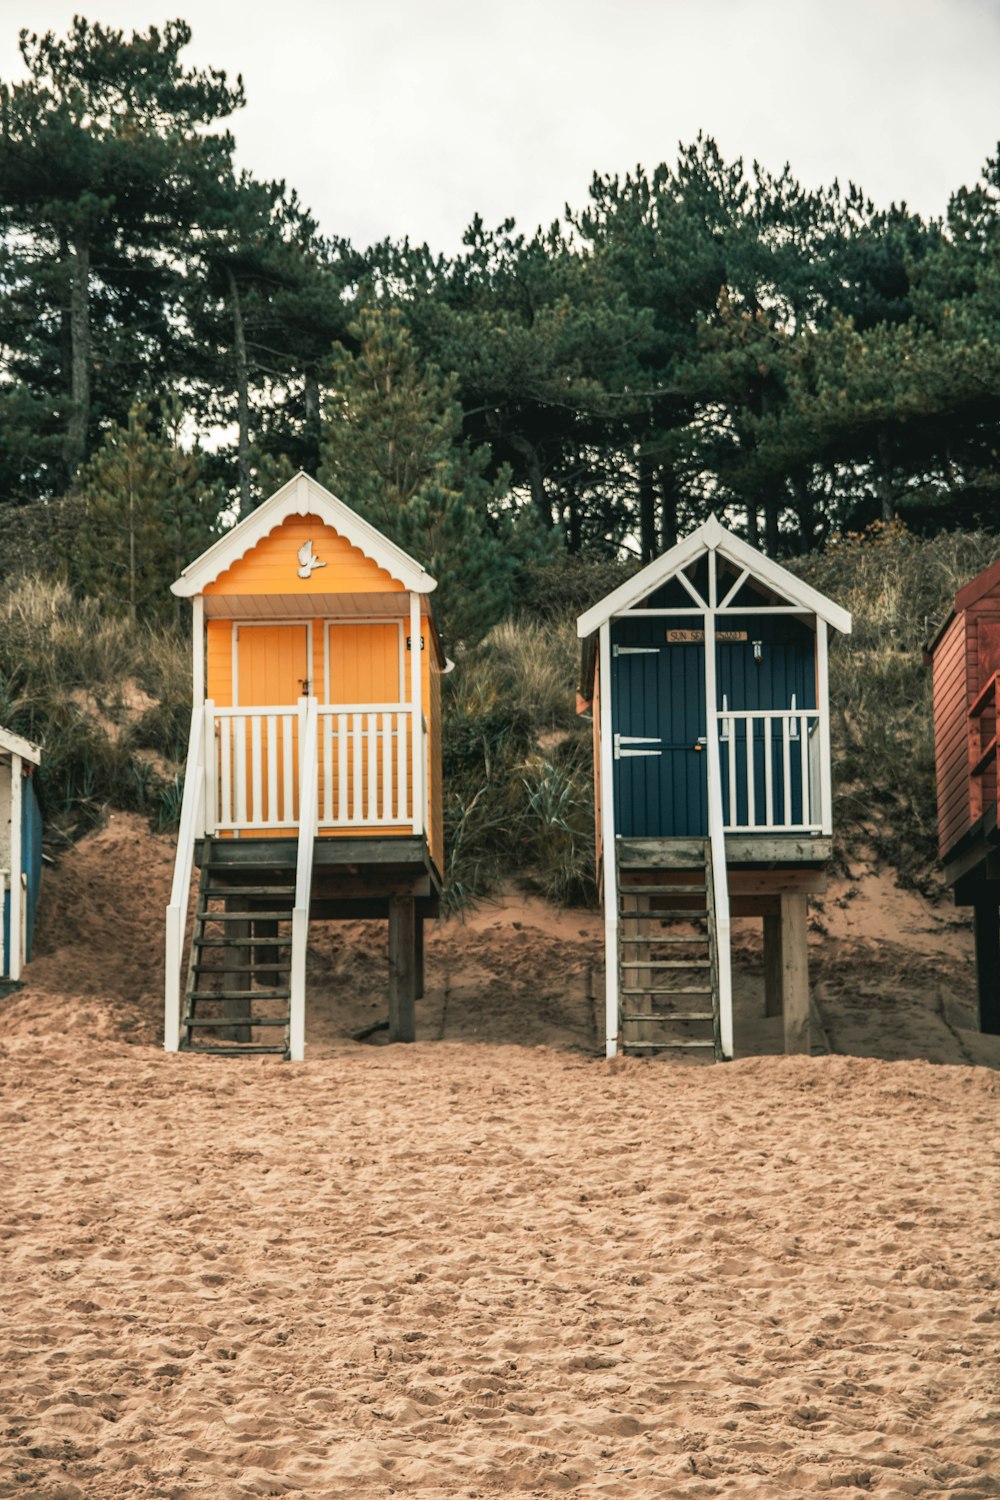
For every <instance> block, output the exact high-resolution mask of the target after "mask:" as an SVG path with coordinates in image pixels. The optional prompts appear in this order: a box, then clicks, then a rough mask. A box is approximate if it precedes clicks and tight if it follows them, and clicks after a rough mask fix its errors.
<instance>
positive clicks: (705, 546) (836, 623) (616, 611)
mask: <svg viewBox="0 0 1000 1500" xmlns="http://www.w3.org/2000/svg"><path fill="white" fill-rule="evenodd" d="M708 552H715V553H717V554H718V556H720V557H725V558H726V559H728V561H729V562H731V563H734V564H735V565H736V567H738V568H739V569H740V570H741V571H742V570H743V569H744V568H746V569H747V570H748V572H749V576H750V578H752V579H756V580H757V582H759V583H763V584H765V585H766V586H767V587H768V588H769V589H770V590H771V591H772V592H773V593H775V594H778V595H779V596H780V597H781V598H783V599H787V600H788V602H789V604H793V605H797V606H798V608H800V609H802V610H806V611H808V613H809V614H814V615H816V616H817V617H818V618H819V619H821V620H825V621H826V623H827V624H828V625H830V626H831V627H832V628H833V629H834V630H839V631H841V633H842V634H844V635H849V634H850V630H851V616H850V615H849V613H848V612H847V610H846V609H841V607H840V605H839V604H834V602H833V600H832V599H828V598H827V597H826V595H825V594H821V593H820V592H819V591H818V590H817V589H814V588H810V587H809V585H808V584H807V583H803V582H802V580H801V578H796V577H795V575H794V573H789V571H788V569H787V568H783V567H782V566H781V565H780V563H776V562H772V560H771V558H769V557H765V556H764V554H763V553H762V552H758V551H757V549H756V548H755V547H751V546H750V545H749V544H748V543H747V542H744V541H743V540H741V538H740V537H738V536H734V535H733V533H732V532H731V531H729V530H727V528H726V527H725V526H723V525H721V524H720V523H719V522H718V521H717V520H716V518H715V516H710V517H709V518H708V520H707V521H705V522H704V524H703V525H701V526H698V527H697V528H696V529H695V530H694V531H692V532H691V533H690V534H689V535H688V536H686V537H685V538H684V540H683V541H680V542H678V543H677V545H676V547H671V548H670V551H669V552H664V553H663V555H662V556H661V557H657V558H654V559H653V561H652V562H651V563H649V564H648V565H647V566H646V567H645V568H643V569H642V572H641V573H636V574H635V576H634V577H633V578H629V579H627V580H626V581H625V583H623V584H621V585H619V587H618V588H616V589H614V590H613V591H612V592H611V593H610V594H607V595H606V596H605V597H604V598H603V599H601V600H599V601H598V603H597V604H594V605H592V606H591V608H590V609H588V610H587V611H586V613H585V614H582V615H581V616H580V617H579V619H578V620H577V622H576V633H577V635H579V636H580V637H581V638H582V639H585V638H586V637H587V636H589V635H592V634H593V633H594V631H595V630H597V629H598V628H599V627H600V626H601V625H604V624H606V623H607V621H608V620H610V619H611V618H612V616H614V615H620V614H624V613H625V611H626V610H629V609H631V608H632V607H633V606H634V605H637V604H639V603H640V601H641V600H643V599H645V598H647V597H648V596H649V595H650V594H652V593H653V592H655V590H656V589H658V588H659V587H660V586H661V585H662V584H664V583H666V582H667V581H668V580H669V579H671V578H673V577H674V576H675V575H676V574H677V573H679V572H680V571H681V570H682V569H683V568H686V567H687V566H688V565H689V564H690V563H692V562H694V561H695V560H696V559H697V558H699V557H701V556H702V555H703V554H705V553H708Z"/></svg>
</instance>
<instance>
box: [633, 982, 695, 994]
mask: <svg viewBox="0 0 1000 1500" xmlns="http://www.w3.org/2000/svg"><path fill="white" fill-rule="evenodd" d="M621 993H622V995H711V993H712V986H711V984H678V987H676V989H673V987H669V989H655V987H654V986H643V984H624V986H622V992H621Z"/></svg>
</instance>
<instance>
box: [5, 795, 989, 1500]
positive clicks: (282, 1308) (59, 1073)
mask: <svg viewBox="0 0 1000 1500" xmlns="http://www.w3.org/2000/svg"><path fill="white" fill-rule="evenodd" d="M133 844H134V846H135V847H134V851H133ZM132 852H134V854H135V857H136V858H138V857H139V856H140V855H141V857H142V859H143V861H144V864H143V868H144V869H147V870H148V871H149V872H150V874H149V878H148V881H147V882H146V883H145V884H144V886H143V889H142V891H141V893H140V895H139V898H138V899H136V897H135V894H134V885H135V876H134V870H135V865H134V861H133V860H132V858H131V854H132ZM123 856H124V857H123ZM169 867H170V841H169V840H167V839H162V840H157V839H153V838H151V836H150V835H148V834H147V833H146V832H145V831H144V829H143V827H142V825H141V824H140V823H139V822H138V821H136V820H130V819H116V821H115V823H114V824H113V825H109V828H108V829H107V830H105V831H104V832H103V833H101V834H98V835H97V836H96V837H95V838H93V839H91V840H88V841H87V842H86V843H85V844H84V845H82V846H80V847H79V848H78V849H76V850H74V851H72V852H71V853H70V854H68V855H66V856H65V858H64V859H63V860H62V862H61V864H60V866H59V868H58V869H56V870H54V871H49V872H48V873H47V877H46V878H47V889H46V898H45V905H44V906H43V917H42V925H41V928H40V931H39V935H38V938H39V941H38V953H37V957H36V960H35V962H34V963H33V964H32V966H31V968H30V969H29V970H28V981H29V982H28V984H27V985H26V986H25V988H24V989H22V990H21V991H19V992H18V993H16V994H14V995H11V996H10V997H8V998H7V999H6V1000H4V1001H3V1002H0V1003H2V1004H3V1008H4V1015H5V1020H6V1024H5V1027H4V1031H3V1034H2V1043H0V1051H2V1064H0V1082H2V1095H0V1125H2V1128H0V1153H2V1157H3V1171H2V1175H0V1195H2V1233H3V1236H4V1240H3V1283H2V1293H0V1298H2V1317H0V1410H2V1417H3V1421H2V1425H0V1432H2V1437H0V1494H3V1495H12V1496H13V1495H16V1496H39V1497H46V1500H70V1497H81V1500H82V1497H88V1500H89V1497H98V1500H104V1497H109V1500H110V1497H116V1500H117V1497H126V1496H129V1497H131V1496H172V1497H185V1496H206V1497H207V1496H213V1497H233V1500H235V1497H242V1496H251V1495H287V1496H293V1497H294V1496H303V1497H306V1496H308V1497H320V1496H323V1497H326V1496H341V1495H345V1496H346V1495H358V1496H371V1497H382V1496H388V1495H393V1494H400V1495H403V1494H406V1495H415V1496H419V1497H421V1500H437V1497H466V1496H468V1497H478V1496H490V1495H504V1496H514V1495H525V1496H529V1495H543V1494H548V1493H550V1492H556V1491H561V1492H564V1493H570V1494H579V1495H584V1496H587V1495H594V1496H609V1497H612V1496H613V1497H617V1496H632V1497H635V1496H641V1497H646V1496H650V1497H651V1496H668V1497H670V1496H678V1497H695V1496H697V1497H711V1496H723V1495H732V1496H744V1495H747V1496H751V1495H752V1496H761V1497H768V1500H769V1497H786V1496H797V1495H814V1494H821V1493H826V1492H827V1491H833V1492H835V1493H838V1494H839V1493H843V1494H845V1495H851V1494H859V1493H875V1494H877V1495H879V1496H881V1497H883V1500H889V1497H897V1496H926V1497H938V1496H941V1497H944V1496H948V1497H951V1500H955V1497H961V1500H982V1497H986V1496H993V1495H997V1494H1000V1396H998V1391H997V1373H998V1360H997V1352H998V1350H997V1345H998V1334H1000V1288H998V1273H997V1249H998V1243H1000V1224H998V1218H997V1201H998V1186H1000V1173H998V1169H997V1161H996V1155H995V1150H994V1145H995V1141H996V1127H997V1119H998V1094H1000V1073H998V1072H997V1071H996V1068H995V1064H996V1063H997V1062H998V1061H1000V1044H998V1041H997V1039H995V1038H993V1039H987V1038H981V1037H979V1036H978V1035H977V1034H976V1033H975V1032H974V1031H972V1030H971V1028H970V1026H969V1024H968V1023H969V1013H968V1005H969V1003H970V995H971V989H970V984H969V980H970V972H971V971H970V968H969V961H968V960H969V941H968V932H967V930H965V929H964V927H963V926H962V924H961V922H960V921H958V920H957V919H956V914H955V913H953V912H948V911H946V910H943V909H942V910H937V909H928V910H927V912H926V913H924V914H923V916H922V915H921V910H920V906H919V905H918V904H915V903H916V898H911V897H905V900H904V904H903V906H899V905H898V903H897V906H893V904H892V903H893V902H894V901H896V896H895V894H894V893H892V892H886V891H885V890H883V891H882V897H879V898H877V897H876V895H875V893H874V892H872V893H869V896H868V897H867V898H865V904H866V905H867V906H868V907H870V908H878V907H879V900H880V899H881V900H882V902H883V905H884V904H885V902H886V901H887V902H888V903H889V906H890V908H891V910H890V914H889V915H890V919H891V922H892V924H893V936H892V938H891V939H890V938H889V937H888V936H887V935H886V934H884V933H880V932H878V931H876V932H875V933H874V935H873V933H872V932H870V931H867V930H866V928H865V924H864V922H863V921H861V922H860V923H859V922H858V919H857V917H856V913H857V912H858V911H859V910H860V908H859V907H858V898H857V897H855V898H852V899H850V900H848V899H844V901H843V905H842V906H838V905H837V901H838V900H839V899H840V898H839V897H835V898H834V899H832V900H828V901H827V902H826V903H825V904H824V908H823V911H822V913H821V921H820V922H818V924H817V925H818V926H822V928H823V931H818V930H817V932H816V933H815V935H814V940H815V944H816V953H815V955H814V973H815V974H816V976H817V982H816V989H817V992H818V994H819V996H820V1006H821V1011H822V1016H823V1021H824V1027H825V1031H826V1035H827V1040H828V1043H829V1053H828V1055H824V1056H815V1057H812V1058H788V1059H786V1058H784V1057H781V1056H777V1055H763V1053H764V1052H766V1050H767V1047H768V1044H769V1039H770V1031H769V1028H773V1026H774V1023H773V1022H770V1021H764V1020H763V1018H762V1016H761V1015H760V1014H759V1012H760V1009H761V1007H760V1004H759V993H758V992H759V971H758V969H757V968H756V967H755V965H757V964H758V963H759V954H755V950H754V947H753V943H752V941H751V937H750V935H749V934H747V935H746V936H745V941H744V943H743V948H742V950H741V954H742V963H741V966H740V974H741V978H740V985H739V988H738V1001H739V1017H738V1022H739V1024H738V1038H739V1035H740V1029H739V1028H740V1026H742V1035H743V1037H744V1039H745V1046H744V1051H745V1052H747V1051H752V1050H753V1048H754V1047H756V1048H757V1049H758V1051H759V1052H760V1054H761V1055H745V1056H743V1057H741V1058H740V1059H739V1060H737V1061H736V1062H734V1063H732V1064H729V1065H725V1066H723V1065H709V1066H684V1065H675V1064H672V1063H663V1062H657V1061H646V1060H641V1059H624V1060H616V1061H613V1062H608V1061H606V1060H604V1059H603V1058H601V1057H599V1056H597V1055H596V1052H595V1031H594V1015H595V1005H596V1004H597V1003H598V1001H597V999H596V998H595V993H594V992H595V989H596V988H597V981H596V980H595V972H596V971H597V970H598V969H599V955H600V924H599V919H598V918H597V917H596V915H595V914H592V913H556V912H550V911H549V910H548V909H547V908H544V907H542V906H540V905H539V904H538V903H532V902H530V901H528V902H525V901H523V900H520V899H519V900H518V901H513V900H509V901H508V902H507V903H505V904H502V905H498V906H495V907H492V908H483V909H482V910H481V911H480V912H479V913H478V914H477V915H476V917H475V919H474V920H473V922H471V923H470V924H469V925H468V926H467V927H465V928H459V927H458V925H457V924H453V923H449V924H442V927H441V928H440V929H439V930H438V931H437V932H435V933H433V934H431V935H430V938H429V942H428V977H429V991H428V996H427V999H426V1000H425V1001H424V1002H421V1005H420V1006H419V1007H418V1027H419V1035H420V1037H421V1038H422V1039H421V1040H420V1041H418V1043H417V1044H416V1045H414V1046H410V1047H402V1046H397V1047H387V1046H384V1045H381V1044H380V1041H379V1034H378V1033H376V1034H375V1035H374V1036H373V1038H372V1040H371V1041H370V1042H368V1043H360V1042H357V1041H354V1040H352V1039H351V1034H352V1031H353V1030H356V1029H359V1028H360V1027H361V1026H364V1025H365V1024H366V1023H370V1021H371V1020H372V1018H377V1015H378V1008H379V1006H380V1005H381V1004H382V1003H383V1002H384V973H383V966H382V958H381V954H380V952H379V950H378V941H380V940H381V939H380V938H379V937H378V932H377V929H376V928H374V927H372V928H370V929H368V928H365V927H362V926H360V925H358V926H355V927H354V928H347V927H346V926H345V927H339V928H337V927H330V928H329V929H328V931H327V933H325V934H323V935H322V937H321V939H320V940H319V941H318V942H317V946H316V950H315V952H314V953H313V954H311V957H310V983H311V994H310V1017H309V1022H308V1025H309V1037H310V1046H309V1051H308V1054H307V1061H306V1062H305V1063H304V1064H301V1065H297V1066H292V1065H289V1064H284V1063H281V1062H277V1061H274V1060H272V1059H264V1060H256V1061H255V1060H245V1059H241V1060H239V1061H238V1062H233V1061H230V1060H227V1059H215V1058H203V1057H190V1056H184V1055H180V1056H166V1055H164V1054H163V1053H162V1051H160V1050H159V1048H158V1045H157V1037H158V1027H159V1024H160V989H159V985H160V970H159V963H160V958H159V949H160V944H161V929H160V926H159V917H160V915H161V908H162V904H163V898H164V890H165V886H166V881H167V879H168V873H169ZM161 885H162V886H163V888H164V889H163V890H161V889H160V886H161ZM130 891H131V892H132V897H131V899H129V894H130ZM900 899H901V900H903V898H902V897H901V898H900ZM906 903H908V904H906ZM904 908H905V909H904ZM883 915H884V913H883ZM906 922H911V923H913V924H914V929H913V931H910V932H908V931H907V930H906V925H905V924H906ZM850 923H854V926H853V928H852V927H851V926H850ZM918 929H919V931H918ZM921 934H922V935H921ZM907 965H909V967H907ZM908 976H909V977H908ZM740 1017H741V1018H742V1019H740ZM779 1025H780V1023H779Z"/></svg>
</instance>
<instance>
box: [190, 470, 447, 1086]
mask: <svg viewBox="0 0 1000 1500" xmlns="http://www.w3.org/2000/svg"><path fill="white" fill-rule="evenodd" d="M435 586H436V585H435V581H434V579H433V578H431V577H430V576H429V575H428V574H427V573H426V572H425V571H424V569H423V568H422V567H421V566H420V565H419V564H418V563H416V562H415V561H414V560H413V558H411V557H409V556H408V555H407V554H406V553H405V552H403V551H402V550H401V549H400V548H399V547H396V546H395V545H394V544H393V543H392V542H390V541H389V540H388V539H387V538H386V537H384V536H382V535H381V534H380V533H379V532H378V531H377V530H376V529H375V528H374V527H372V526H370V525H369V524H368V523H367V522H366V521H364V520H363V519H362V518H361V517H360V516H358V515H356V514H355V513H354V512H353V511H352V510H350V508H349V507H348V506H346V505H345V504H343V502H342V501H340V500H338V499H336V498H335V497H334V496H333V495H331V494H330V493H329V492H328V491H327V490H325V489H324V488H323V487H322V486H321V485H319V484H318V483H317V482H316V481H315V480H313V479H311V478H309V477H308V476H307V475H305V474H299V475H297V476H296V477H295V478H294V479H292V480H290V481H289V483H288V484H286V485H284V486H283V487H282V488H281V489H280V490H278V491H277V493H276V494H274V495H272V496H271V498H270V499H269V500H267V501H265V503H264V504H263V505H261V506H260V507H259V508H258V509H257V510H255V511H254V512H253V513H252V514H251V515H250V516H248V517H247V518H246V519H245V520H243V521H242V522H241V523H240V524H239V525H238V526H236V527H234V528H233V530H232V531H229V532H227V533H226V535H225V536H224V537H222V538H221V539H220V540H219V541H218V542H216V543H215V545H214V546H213V547H210V548H209V549H208V551H207V552H205V553H204V554H203V556H202V557H200V558H198V560H197V561H196V562H194V563H192V564H191V566H190V567H188V568H186V569H185V571H184V573H183V574H182V575H181V577H180V578H179V579H178V580H177V582H176V583H175V584H174V585H173V589H174V592H175V593H176V594H179V595H181V596H183V597H188V598H190V599H191V600H192V605H193V614H194V620H193V703H194V710H193V713H192V719H191V736H190V741H189V745H188V756H187V771H186V779H185V786H184V802H183V807H182V812H181V823H180V831H179V835H178V844H177V859H176V865H175V871H174V882H173V888H172V891H171V898H170V905H169V906H168V908H167V923H166V996H165V1018H164V1044H165V1046H166V1048H167V1050H168V1051H175V1050H177V1049H179V1048H184V1049H187V1050H191V1051H212V1052H227V1053H230V1052H232V1053H235V1052H240V1053H242V1052H275V1053H280V1054H282V1055H284V1056H287V1057H290V1058H292V1059H301V1058H302V1057H303V1055H304V1050H305V965H306V947H307V943H308V932H309V923H310V921H311V920H315V919H330V918H344V917H385V918H387V919H388V922H389V949H390V964H389V1029H390V1037H391V1038H392V1039H393V1040H399V1041H405V1040H412V1038H413V1035H414V1000H415V999H416V998H417V997H418V995H419V994H420V993H421V991H422V931H423V921H424V918H425V917H427V916H431V915H436V914H437V910H438V904H439V896H440V889H441V869H442V865H443V841H444V835H443V809H442V801H441V737H440V717H441V687H440V677H441V672H442V670H443V668H444V660H443V656H442V653H441V648H440V643H439V640H438V636H437V632H436V630H435V627H434V621H433V617H432V615H431V612H430V608H429V603H428V596H429V595H430V593H431V592H432V590H433V589H434V588H435ZM196 867H197V868H199V869H200V879H199V883H198V892H197V897H196V902H195V909H194V915H193V923H192V929H191V933H190V941H189V942H188V943H187V944H186V941H185V938H186V934H185V929H186V926H187V919H188V911H189V893H190V886H191V879H192V874H193V870H194V869H195V868H196ZM185 947H187V952H188V961H187V964H186V966H185V964H184V953H185Z"/></svg>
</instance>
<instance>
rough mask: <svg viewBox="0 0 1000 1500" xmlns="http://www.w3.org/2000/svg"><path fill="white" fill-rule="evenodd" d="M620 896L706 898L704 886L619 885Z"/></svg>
mask: <svg viewBox="0 0 1000 1500" xmlns="http://www.w3.org/2000/svg"><path fill="white" fill-rule="evenodd" d="M618 894H619V895H620V896H704V894H705V887H704V886H703V885H619V887H618Z"/></svg>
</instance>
